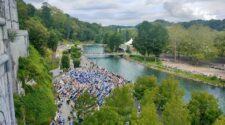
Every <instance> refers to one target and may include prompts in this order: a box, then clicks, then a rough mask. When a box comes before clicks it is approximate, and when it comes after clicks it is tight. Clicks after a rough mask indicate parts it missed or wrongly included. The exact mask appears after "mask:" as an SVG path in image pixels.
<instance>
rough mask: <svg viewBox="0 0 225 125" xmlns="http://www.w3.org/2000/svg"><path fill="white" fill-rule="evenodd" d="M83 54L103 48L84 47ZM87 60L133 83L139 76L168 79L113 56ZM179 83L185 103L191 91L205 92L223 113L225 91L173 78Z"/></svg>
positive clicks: (93, 57)
mask: <svg viewBox="0 0 225 125" xmlns="http://www.w3.org/2000/svg"><path fill="white" fill-rule="evenodd" d="M84 53H89V54H93V53H98V54H99V53H102V54H103V53H104V48H103V47H102V46H99V45H89V46H84ZM89 59H90V60H91V61H92V62H94V63H96V64H97V65H98V66H100V67H104V68H106V69H107V70H108V71H111V72H113V73H116V74H118V75H121V76H123V77H124V78H126V79H127V80H130V81H135V80H136V79H137V78H138V77H139V76H143V75H154V76H156V77H157V80H158V81H159V82H160V81H161V80H163V79H165V78H167V77H170V76H171V75H170V74H168V73H164V72H161V71H156V70H152V69H150V68H147V67H145V66H143V65H140V64H137V63H134V62H130V61H127V60H125V59H123V58H119V57H114V56H110V57H109V56H105V57H104V56H94V55H92V57H89ZM175 78H176V79H178V80H179V82H180V87H181V88H182V89H183V90H184V92H185V95H184V97H183V99H184V101H185V102H188V101H189V100H190V99H191V92H193V91H207V92H209V93H210V94H212V95H214V96H215V97H216V98H217V99H218V100H219V105H220V108H221V109H222V110H223V112H224V113H225V89H222V88H219V87H214V86H210V85H207V84H202V83H200V82H196V81H193V80H188V79H184V78H180V77H175Z"/></svg>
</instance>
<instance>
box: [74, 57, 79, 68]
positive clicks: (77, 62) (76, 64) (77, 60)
mask: <svg viewBox="0 0 225 125" xmlns="http://www.w3.org/2000/svg"><path fill="white" fill-rule="evenodd" d="M73 65H74V68H76V67H79V66H80V59H79V58H76V59H74V60H73Z"/></svg>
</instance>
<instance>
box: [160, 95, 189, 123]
mask: <svg viewBox="0 0 225 125" xmlns="http://www.w3.org/2000/svg"><path fill="white" fill-rule="evenodd" d="M162 120H163V123H164V125H191V119H190V116H189V112H188V109H187V108H186V107H184V106H183V104H182V99H181V98H180V99H175V98H173V99H171V100H170V101H169V102H168V103H167V104H166V105H165V110H164V111H163V114H162Z"/></svg>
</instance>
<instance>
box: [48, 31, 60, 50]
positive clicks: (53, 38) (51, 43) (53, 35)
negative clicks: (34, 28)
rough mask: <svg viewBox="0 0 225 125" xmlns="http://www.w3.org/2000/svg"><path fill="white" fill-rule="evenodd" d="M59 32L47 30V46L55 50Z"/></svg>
mask: <svg viewBox="0 0 225 125" xmlns="http://www.w3.org/2000/svg"><path fill="white" fill-rule="evenodd" d="M59 40H60V38H59V33H57V31H56V30H50V31H49V39H48V47H49V48H50V49H52V50H53V51H56V49H57V46H58V42H59Z"/></svg>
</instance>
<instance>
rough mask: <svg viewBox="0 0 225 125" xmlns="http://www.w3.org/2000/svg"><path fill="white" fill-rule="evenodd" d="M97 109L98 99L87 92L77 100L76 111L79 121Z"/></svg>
mask: <svg viewBox="0 0 225 125" xmlns="http://www.w3.org/2000/svg"><path fill="white" fill-rule="evenodd" d="M95 107H96V97H94V96H92V95H90V93H88V92H87V91H85V92H84V93H83V94H82V95H80V96H79V97H78V98H77V100H76V103H75V111H76V112H77V116H78V119H84V118H85V117H86V116H88V115H89V114H90V113H92V112H93V111H94V110H95Z"/></svg>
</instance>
